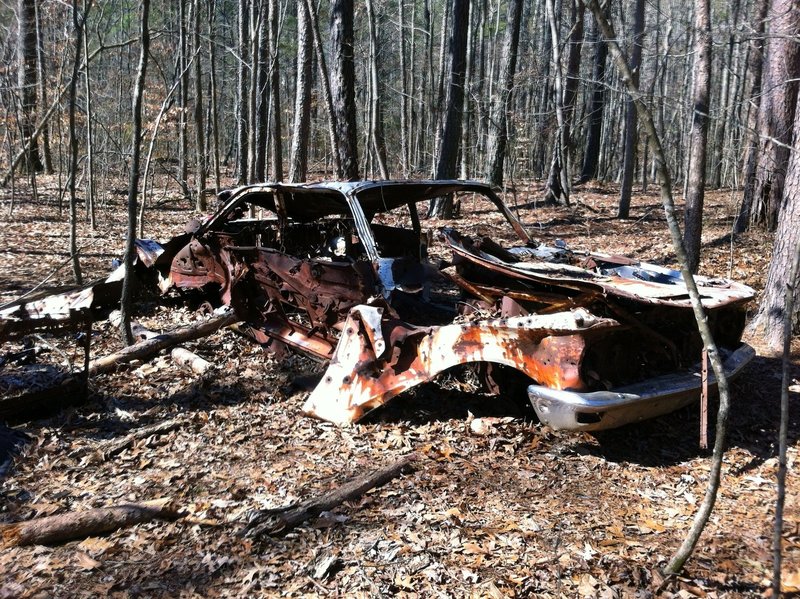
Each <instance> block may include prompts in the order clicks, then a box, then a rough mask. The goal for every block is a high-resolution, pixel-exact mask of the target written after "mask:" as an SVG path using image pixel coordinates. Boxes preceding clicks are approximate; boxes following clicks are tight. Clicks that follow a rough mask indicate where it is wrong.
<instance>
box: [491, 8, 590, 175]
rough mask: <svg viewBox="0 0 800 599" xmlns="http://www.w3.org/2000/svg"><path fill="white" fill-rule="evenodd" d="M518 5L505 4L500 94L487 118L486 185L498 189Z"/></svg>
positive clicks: (519, 18) (518, 23)
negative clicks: (487, 181)
mask: <svg viewBox="0 0 800 599" xmlns="http://www.w3.org/2000/svg"><path fill="white" fill-rule="evenodd" d="M575 1H577V0H575ZM522 4H523V2H522V0H510V1H509V3H508V12H507V14H506V33H505V40H504V41H503V65H504V66H503V73H502V75H501V83H500V91H499V93H498V94H497V97H496V98H495V100H494V102H493V105H492V110H491V117H489V141H488V144H487V146H488V147H487V150H486V157H487V161H486V178H487V179H488V180H489V183H491V184H492V185H497V186H498V187H499V186H502V185H503V163H504V162H505V158H506V145H507V144H508V114H509V112H510V111H511V93H512V91H513V89H514V76H515V74H516V70H517V49H518V48H519V31H520V27H521V25H522Z"/></svg>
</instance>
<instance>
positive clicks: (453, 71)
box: [428, 0, 470, 218]
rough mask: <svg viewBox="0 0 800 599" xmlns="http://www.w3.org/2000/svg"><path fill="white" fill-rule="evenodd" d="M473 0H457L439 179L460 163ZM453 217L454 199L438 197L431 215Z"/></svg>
mask: <svg viewBox="0 0 800 599" xmlns="http://www.w3.org/2000/svg"><path fill="white" fill-rule="evenodd" d="M469 1H470V0H453V27H452V28H451V33H450V52H449V54H450V81H449V82H448V85H447V102H446V106H447V113H446V116H445V121H444V128H443V132H442V146H441V148H440V151H439V159H438V161H437V163H436V178H437V179H452V178H453V177H455V176H456V168H457V166H458V145H459V143H458V142H459V141H460V139H461V116H462V112H463V108H464V75H465V72H466V68H467V64H466V63H467V26H468V25H469ZM432 216H434V217H441V218H452V217H453V198H452V197H450V196H447V197H441V198H436V199H435V200H433V201H432V202H431V206H430V210H429V212H428V217H432Z"/></svg>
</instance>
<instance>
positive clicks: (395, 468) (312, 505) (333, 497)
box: [240, 453, 419, 538]
mask: <svg viewBox="0 0 800 599" xmlns="http://www.w3.org/2000/svg"><path fill="white" fill-rule="evenodd" d="M418 459H419V455H418V454H416V453H410V454H409V455H407V456H405V457H404V458H402V459H401V460H398V461H396V462H394V463H392V464H389V465H388V466H384V467H383V468H381V469H379V470H376V471H374V472H371V473H370V474H367V475H366V476H361V477H358V478H356V479H353V480H351V481H348V482H346V483H344V484H343V485H342V486H341V487H339V488H338V489H334V490H333V491H330V492H329V493H326V494H324V495H322V496H320V497H314V498H312V499H309V500H307V501H303V502H301V503H295V504H292V505H288V506H285V507H281V508H274V509H266V510H258V511H256V512H254V513H252V514H251V516H250V518H249V519H248V521H247V524H246V525H245V527H244V529H243V530H242V532H241V533H240V534H241V536H246V537H253V538H257V537H260V536H263V535H269V536H283V535H285V534H287V533H288V532H290V531H291V530H293V529H294V528H296V527H297V526H299V525H300V524H302V523H303V522H305V521H306V520H310V519H312V518H316V517H317V516H319V515H320V514H321V513H322V512H325V511H328V510H331V509H333V508H335V507H336V506H338V505H341V504H342V503H344V502H345V501H351V500H353V499H357V498H359V497H361V496H362V495H363V494H364V493H366V492H367V491H369V490H370V489H372V488H374V487H379V486H381V485H383V484H386V483H387V482H389V481H390V480H392V479H393V478H395V477H397V476H399V475H400V474H401V473H402V472H403V471H405V470H407V469H408V468H410V467H411V465H412V463H413V462H415V461H417V460H418Z"/></svg>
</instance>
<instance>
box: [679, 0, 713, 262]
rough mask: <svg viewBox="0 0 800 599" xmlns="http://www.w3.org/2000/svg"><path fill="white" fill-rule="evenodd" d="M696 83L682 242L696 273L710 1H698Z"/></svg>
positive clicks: (705, 133)
mask: <svg viewBox="0 0 800 599" xmlns="http://www.w3.org/2000/svg"><path fill="white" fill-rule="evenodd" d="M694 10H695V20H694V24H695V46H694V69H693V71H694V86H693V89H692V104H693V106H694V110H693V111H692V132H691V141H690V143H691V146H692V149H691V159H690V161H689V173H688V178H689V184H688V192H687V194H686V207H685V213H684V235H683V243H684V245H685V246H686V257H687V259H688V260H689V263H688V265H687V266H688V267H689V270H690V271H692V272H693V273H696V272H697V269H698V267H699V266H700V243H701V237H702V232H703V198H704V195H705V187H706V154H707V152H708V121H709V110H710V106H711V105H710V101H711V100H710V95H711V89H710V88H711V5H710V1H709V0H697V1H696V2H695V7H694Z"/></svg>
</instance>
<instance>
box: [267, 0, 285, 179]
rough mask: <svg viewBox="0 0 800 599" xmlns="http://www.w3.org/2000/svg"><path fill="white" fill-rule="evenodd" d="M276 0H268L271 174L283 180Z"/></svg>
mask: <svg viewBox="0 0 800 599" xmlns="http://www.w3.org/2000/svg"><path fill="white" fill-rule="evenodd" d="M278 8H279V7H278V0H269V14H268V21H269V58H270V61H269V81H270V115H271V120H272V136H271V137H270V141H271V143H270V157H271V159H272V160H271V165H270V166H271V168H270V171H271V176H272V180H273V181H283V133H282V127H281V102H280V99H281V96H280V70H279V68H278V17H279V16H280V15H279V10H278Z"/></svg>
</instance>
